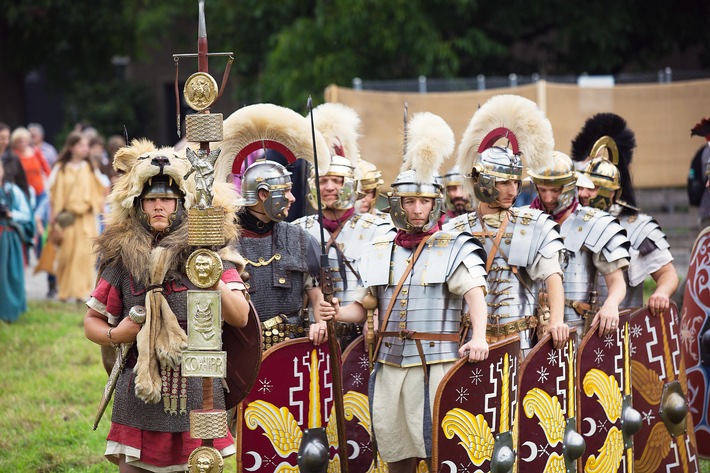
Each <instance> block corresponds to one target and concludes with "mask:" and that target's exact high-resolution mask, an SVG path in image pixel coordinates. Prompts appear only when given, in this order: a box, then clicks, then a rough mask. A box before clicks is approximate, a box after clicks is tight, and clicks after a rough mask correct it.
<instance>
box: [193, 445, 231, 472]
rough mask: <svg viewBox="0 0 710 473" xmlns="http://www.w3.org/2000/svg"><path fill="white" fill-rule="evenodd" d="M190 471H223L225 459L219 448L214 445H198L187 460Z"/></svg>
mask: <svg viewBox="0 0 710 473" xmlns="http://www.w3.org/2000/svg"><path fill="white" fill-rule="evenodd" d="M187 465H188V471H189V472H190V473H222V471H224V460H223V459H222V455H220V454H219V451H217V449H215V448H212V447H197V448H196V449H195V450H193V451H192V453H191V454H190V458H189V459H188V460H187Z"/></svg>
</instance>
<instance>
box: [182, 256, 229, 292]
mask: <svg viewBox="0 0 710 473" xmlns="http://www.w3.org/2000/svg"><path fill="white" fill-rule="evenodd" d="M223 270H224V268H223V266H222V259H221V258H220V257H219V255H218V254H217V253H215V252H214V251H211V250H206V249H204V248H201V249H199V250H195V251H193V252H192V254H191V255H190V257H189V258H188V259H187V263H185V272H186V273H187V277H188V279H190V282H192V284H194V285H195V286H197V287H198V288H200V289H208V288H211V287H214V285H215V284H217V282H218V281H219V278H220V277H222V271H223Z"/></svg>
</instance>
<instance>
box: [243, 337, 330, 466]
mask: <svg viewBox="0 0 710 473" xmlns="http://www.w3.org/2000/svg"><path fill="white" fill-rule="evenodd" d="M329 364H330V357H329V356H328V344H327V343H324V344H321V345H318V346H314V345H313V343H311V341H310V340H308V339H307V338H299V339H295V340H287V341H285V342H281V343H279V344H277V345H275V346H274V347H272V348H270V349H269V350H267V351H266V352H265V353H264V356H263V359H262V362H261V369H260V370H259V375H258V376H257V380H256V383H255V384H254V387H253V388H252V390H251V391H250V392H249V394H248V395H247V397H246V398H245V399H244V401H243V402H242V404H241V405H240V409H239V411H238V419H237V429H238V431H237V454H238V457H237V471H238V472H244V471H258V472H260V473H264V472H265V473H273V472H284V471H298V469H299V466H298V461H299V458H298V457H299V456H300V454H299V450H300V449H301V447H302V443H303V441H304V439H307V438H308V433H309V432H311V433H313V432H316V431H321V430H323V431H324V434H325V437H326V438H327V444H325V445H323V442H321V444H320V445H318V444H313V445H311V449H310V450H309V452H310V454H311V456H317V454H318V453H320V454H321V455H322V457H323V462H324V464H325V462H327V468H328V470H327V471H328V472H329V473H330V472H338V471H340V459H339V457H338V434H337V431H336V423H335V409H334V407H333V397H334V393H333V384H332V376H331V368H330V366H329ZM314 452H315V453H314ZM311 460H312V459H311Z"/></svg>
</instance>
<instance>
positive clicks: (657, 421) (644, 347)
mask: <svg viewBox="0 0 710 473" xmlns="http://www.w3.org/2000/svg"><path fill="white" fill-rule="evenodd" d="M679 328H680V326H679V324H678V308H677V307H676V305H675V304H673V303H671V310H670V313H668V312H665V313H663V314H661V315H660V316H658V317H654V316H652V315H651V313H650V311H649V310H648V307H642V308H641V309H639V310H637V311H636V312H634V313H633V314H632V315H631V321H630V325H629V335H630V341H631V350H630V352H631V380H632V392H633V400H634V401H633V405H634V409H636V410H637V411H638V412H639V413H640V414H641V416H642V426H641V430H639V431H638V432H637V433H636V434H635V435H634V469H635V471H636V472H655V471H667V470H668V469H669V468H670V467H671V466H679V467H680V468H681V470H679V471H684V472H690V473H694V472H697V471H698V461H697V459H696V452H695V445H694V441H692V439H691V438H690V436H688V435H684V434H682V433H680V432H681V431H684V430H685V426H686V425H687V422H686V421H685V420H681V421H680V422H679V423H677V424H680V425H673V424H669V425H668V426H667V425H666V424H665V423H664V415H663V414H662V412H663V408H664V407H666V406H667V403H668V402H667V401H668V399H669V396H668V392H669V389H674V385H677V388H675V389H678V388H680V389H681V392H682V395H683V399H685V398H686V392H687V386H685V383H684V382H683V383H681V382H680V381H681V373H682V372H683V363H682V358H681V352H680V337H679V333H678V332H679ZM682 381H685V380H684V379H682ZM666 408H667V407H666ZM666 417H667V416H666ZM666 421H669V420H668V419H667V418H666ZM691 433H692V431H691Z"/></svg>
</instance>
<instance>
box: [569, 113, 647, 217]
mask: <svg viewBox="0 0 710 473" xmlns="http://www.w3.org/2000/svg"><path fill="white" fill-rule="evenodd" d="M635 147H636V136H635V135H634V132H633V131H632V130H631V129H630V128H629V127H628V125H627V123H626V120H624V119H623V118H622V117H620V116H619V115H617V114H615V113H597V114H596V115H594V116H593V117H591V118H589V119H588V120H587V121H586V122H585V123H584V126H583V127H582V129H581V130H580V132H579V133H578V134H577V136H576V137H575V138H574V140H572V153H571V158H572V160H573V161H575V162H577V163H582V162H584V161H586V160H588V159H590V158H596V157H599V156H603V157H605V158H607V159H608V160H609V161H611V162H612V164H614V165H615V166H616V167H617V168H619V174H620V181H621V182H620V184H621V195H620V196H617V198H618V199H620V201H619V203H620V204H622V205H624V206H625V207H626V208H627V209H630V210H633V211H634V212H636V211H637V209H636V196H635V194H634V187H633V183H632V181H631V171H630V166H631V159H632V158H633V154H634V148H635ZM627 209H625V212H624V213H626V210H627Z"/></svg>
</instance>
